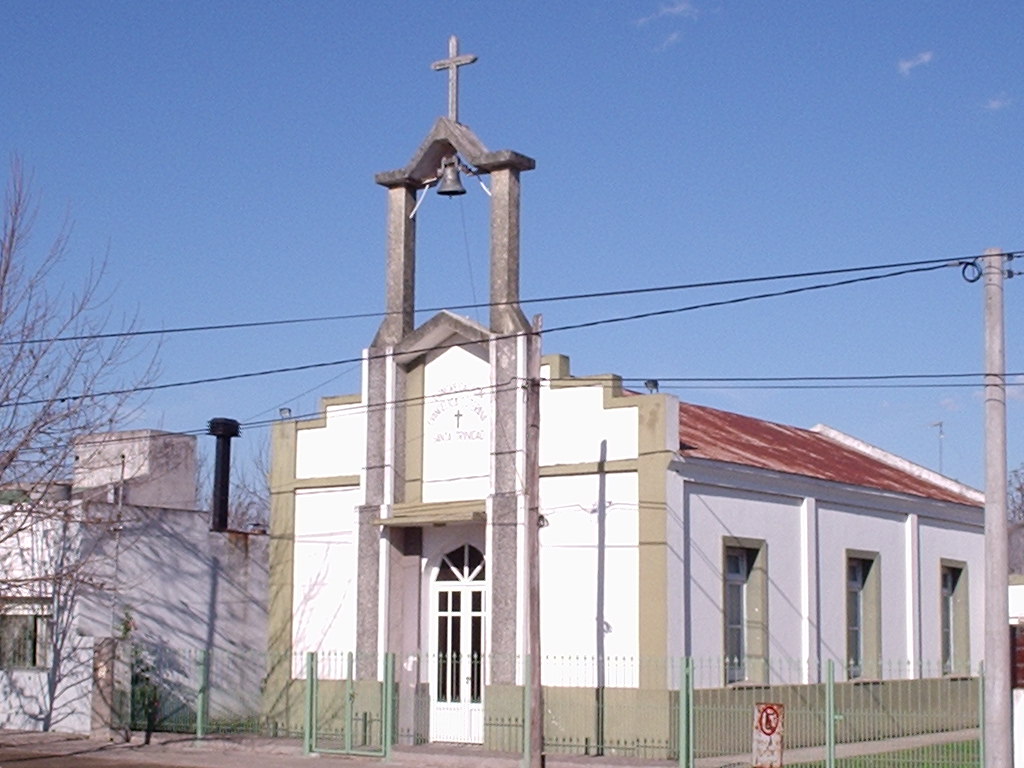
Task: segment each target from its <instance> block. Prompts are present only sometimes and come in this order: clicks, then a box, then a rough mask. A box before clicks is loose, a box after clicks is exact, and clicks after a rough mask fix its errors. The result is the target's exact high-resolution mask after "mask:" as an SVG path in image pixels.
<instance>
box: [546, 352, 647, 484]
mask: <svg viewBox="0 0 1024 768" xmlns="http://www.w3.org/2000/svg"><path fill="white" fill-rule="evenodd" d="M549 376H550V367H549V366H543V368H542V370H541V381H542V382H544V383H543V385H542V386H541V390H540V421H541V424H543V425H544V426H543V429H541V445H540V463H541V465H542V466H543V465H550V464H577V463H581V462H589V461H597V460H598V458H599V457H600V446H601V441H602V440H604V441H607V455H606V458H607V460H608V461H614V460H616V459H632V458H636V455H637V450H638V449H637V445H638V443H637V439H638V437H637V435H638V431H637V430H638V424H637V409H636V408H634V407H630V406H627V407H616V408H607V409H606V408H605V407H604V387H603V386H600V385H598V386H593V387H584V386H572V387H554V388H552V387H551V385H550V383H549V382H548V378H549Z"/></svg>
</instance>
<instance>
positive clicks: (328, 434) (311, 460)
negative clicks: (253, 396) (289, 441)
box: [295, 403, 366, 478]
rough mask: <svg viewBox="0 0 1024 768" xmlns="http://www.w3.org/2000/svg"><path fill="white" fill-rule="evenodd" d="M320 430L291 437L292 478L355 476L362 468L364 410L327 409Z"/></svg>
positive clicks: (349, 406)
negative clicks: (293, 446)
mask: <svg viewBox="0 0 1024 768" xmlns="http://www.w3.org/2000/svg"><path fill="white" fill-rule="evenodd" d="M324 416H325V424H324V426H323V427H314V428H311V429H310V428H304V429H300V430H298V431H297V432H296V435H295V476H296V478H310V477H337V476H339V475H358V474H360V473H361V472H362V470H363V466H364V465H365V464H366V407H365V406H364V405H363V404H362V403H350V404H344V405H329V406H327V409H326V411H325V415H324Z"/></svg>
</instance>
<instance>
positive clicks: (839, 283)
mask: <svg viewBox="0 0 1024 768" xmlns="http://www.w3.org/2000/svg"><path fill="white" fill-rule="evenodd" d="M928 264H929V265H930V266H918V267H913V268H908V269H900V270H897V271H894V272H885V273H883V274H880V275H866V276H862V277H854V278H848V279H845V280H836V281H831V282H827V283H817V284H814V285H806V286H799V287H796V288H786V289H783V290H779V291H770V292H765V293H758V294H752V295H749V296H739V297H735V298H732V299H722V300H718V301H711V302H702V303H699V304H690V305H687V306H684V307H673V308H670V309H661V310H653V311H650V312H641V313H636V314H630V315H619V316H615V317H608V318H602V319H599V320H590V321H584V322H580V323H572V324H568V325H562V326H555V327H552V328H548V329H545V330H544V331H543V333H544V334H545V335H547V334H552V333H560V332H563V331H569V330H578V329H582V328H594V327H597V326H602V325H611V324H614V323H622V322H628V321H632V320H642V319H648V318H652V317H662V316H666V315H673V314H681V313H683V312H692V311H696V310H699V309H710V308H713V307H723V306H731V305H735V304H742V303H745V302H750V301H755V300H760V299H768V298H777V297H781V296H791V295H795V294H798V293H807V292H810V291H818V290H824V289H827V288H837V287H843V286H849V285H856V284H859V283H867V282H873V281H877V280H884V279H888V278H891V277H901V276H905V275H910V274H920V273H924V272H932V271H936V270H939V269H946V268H949V267H955V266H961V264H960V262H957V261H948V260H943V261H941V262H938V261H929V262H928ZM520 335H521V334H519V333H510V334H497V335H494V336H492V337H491V339H492V340H501V339H512V338H516V337H518V336H520ZM475 343H476V342H475V341H454V342H449V343H446V344H438V345H434V346H431V347H425V348H422V349H413V350H404V351H403V352H402V354H403V355H421V354H426V353H428V352H432V351H436V350H440V349H449V348H452V347H461V346H465V345H467V344H475ZM387 355H388V353H378V354H368V355H366V359H367V360H372V359H380V358H384V357H387ZM362 359H363V358H362V357H349V358H343V359H341V360H328V361H323V362H318V363H306V364H303V365H294V366H283V367H279V368H268V369H264V370H259V371H247V372H244V373H233V374H225V375H223V376H209V377H204V378H200V379H189V380H185V381H175V382H166V383H163V384H146V385H143V386H138V387H132V388H127V389H115V390H108V391H106V392H91V393H85V394H81V395H68V396H66V397H49V398H40V399H37V400H22V401H17V402H14V403H0V408H12V407H17V406H32V405H44V404H46V403H52V402H54V401H58V402H66V401H71V400H79V399H82V398H85V397H89V398H99V397H110V396H114V395H127V394H134V393H137V392H156V391H160V390H166V389H176V388H179V387H189V386H195V385H198V384H216V383H221V382H225V381H237V380H240V379H249V378H256V377H262V376H270V375H274V374H279V373H295V372H298V371H308V370H314V369H317V368H329V367H333V366H338V365H347V364H351V363H357V362H361V361H362Z"/></svg>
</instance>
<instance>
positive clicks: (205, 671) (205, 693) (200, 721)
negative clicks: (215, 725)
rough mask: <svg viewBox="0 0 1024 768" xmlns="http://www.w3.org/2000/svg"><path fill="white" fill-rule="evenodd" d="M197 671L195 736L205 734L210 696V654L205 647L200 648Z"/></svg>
mask: <svg viewBox="0 0 1024 768" xmlns="http://www.w3.org/2000/svg"><path fill="white" fill-rule="evenodd" d="M198 662H199V663H198V664H197V665H196V666H197V667H198V669H197V672H198V673H199V691H198V693H197V695H196V738H197V739H201V738H203V737H205V736H206V720H207V717H208V715H207V713H208V712H209V700H210V699H209V697H210V683H209V681H210V655H209V653H207V651H206V649H200V651H199V659H198Z"/></svg>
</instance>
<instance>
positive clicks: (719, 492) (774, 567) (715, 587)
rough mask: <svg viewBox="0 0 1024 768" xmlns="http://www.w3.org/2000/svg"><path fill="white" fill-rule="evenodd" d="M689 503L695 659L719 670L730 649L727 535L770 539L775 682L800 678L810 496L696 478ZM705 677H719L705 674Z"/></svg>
mask: <svg viewBox="0 0 1024 768" xmlns="http://www.w3.org/2000/svg"><path fill="white" fill-rule="evenodd" d="M686 501H687V506H688V510H689V516H690V521H689V528H690V545H689V548H688V550H687V555H688V557H689V558H690V600H691V605H690V621H691V630H690V631H691V637H692V640H691V648H692V655H693V656H694V659H695V663H696V664H698V666H702V667H706V668H707V669H709V670H713V669H715V668H716V664H717V669H718V675H719V677H720V675H721V665H720V664H719V663H718V662H720V660H721V658H722V656H723V654H724V628H723V622H724V620H723V615H722V596H723V586H722V572H723V563H722V558H723V547H724V544H723V539H724V538H725V537H727V536H732V537H740V538H745V539H753V540H756V541H763V542H765V545H766V547H767V555H768V564H767V565H768V655H769V672H770V677H771V681H772V682H778V683H781V682H798V681H799V680H800V672H801V665H800V650H801V626H802V625H801V622H802V614H801V610H800V594H801V581H800V553H799V542H800V510H801V503H802V499H799V498H790V497H786V496H776V495H771V494H767V493H752V492H749V491H743V490H738V489H734V488H723V487H715V486H710V485H703V484H699V483H696V482H692V483H688V484H687V486H686ZM699 682H703V683H704V684H711V683H712V682H713V681H710V680H701V681H699Z"/></svg>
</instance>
